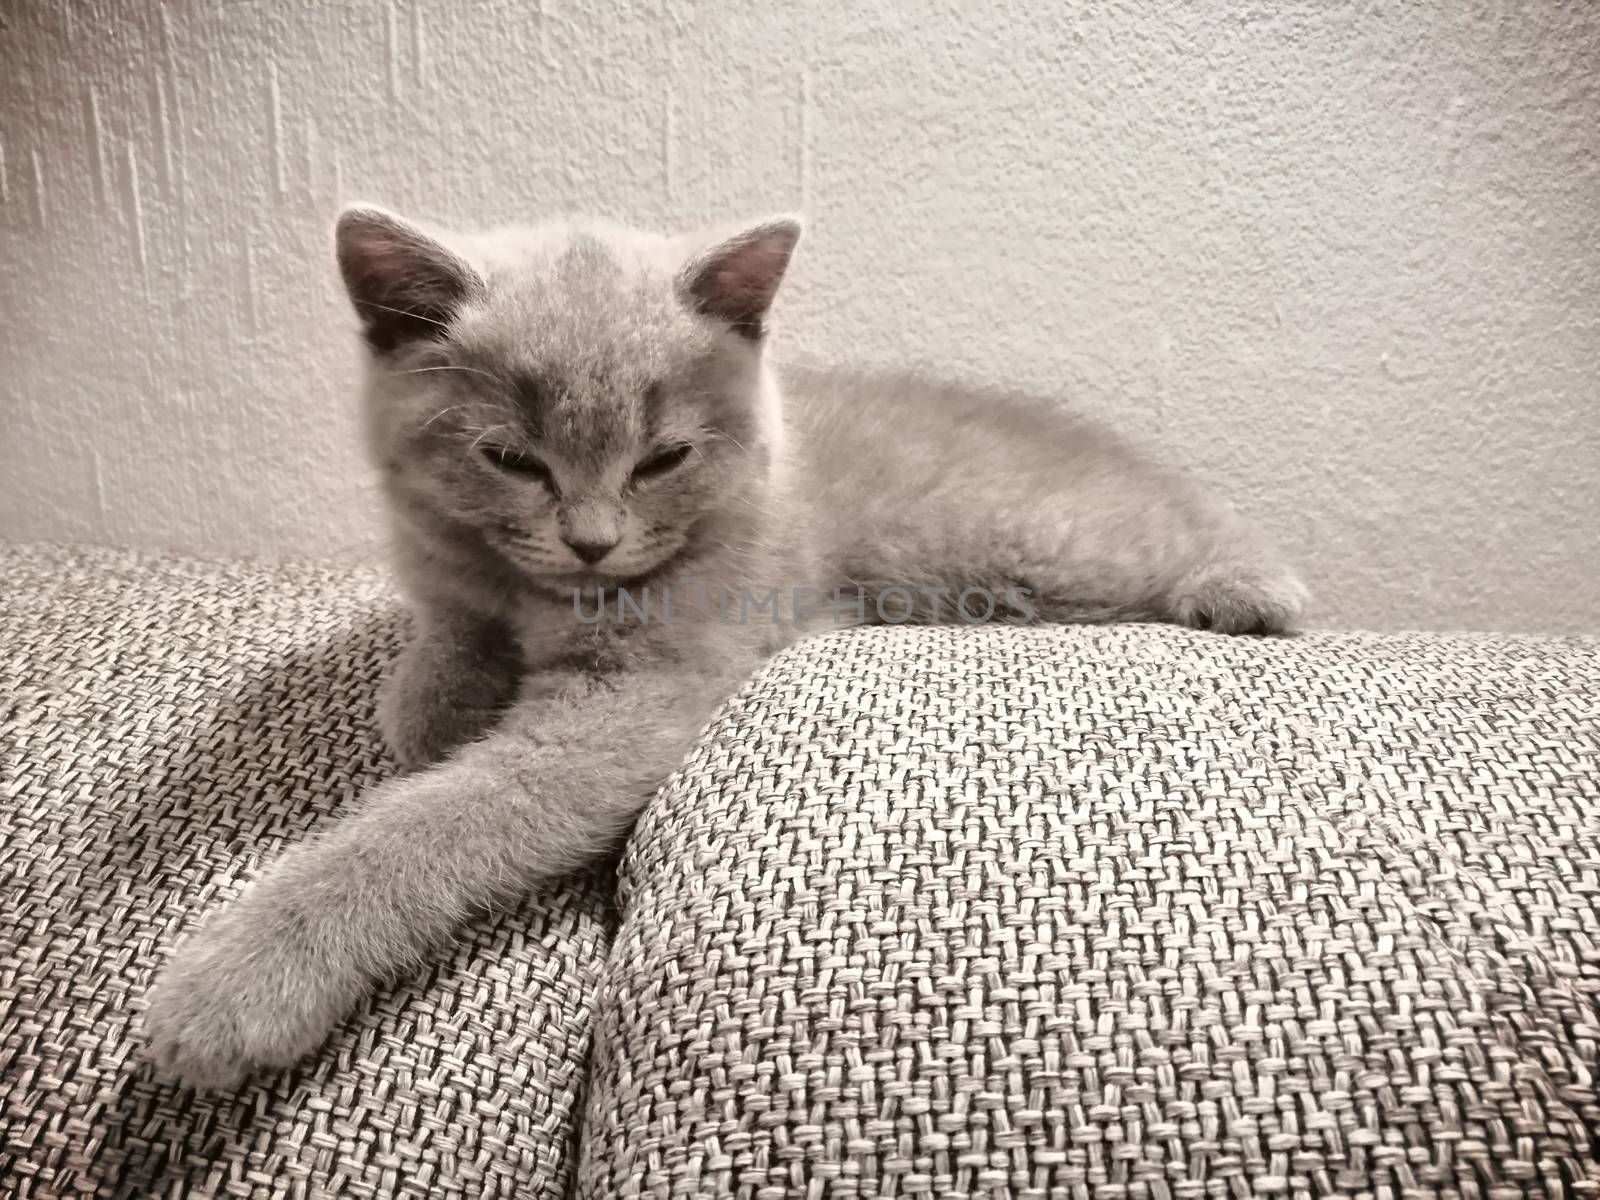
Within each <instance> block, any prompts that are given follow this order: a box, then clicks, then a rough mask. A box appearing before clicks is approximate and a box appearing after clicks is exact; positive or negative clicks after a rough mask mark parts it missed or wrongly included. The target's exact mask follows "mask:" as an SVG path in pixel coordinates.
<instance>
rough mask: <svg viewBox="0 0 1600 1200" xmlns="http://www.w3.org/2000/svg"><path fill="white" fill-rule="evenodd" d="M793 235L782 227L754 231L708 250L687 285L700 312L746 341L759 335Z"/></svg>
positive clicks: (790, 229) (790, 247)
mask: <svg viewBox="0 0 1600 1200" xmlns="http://www.w3.org/2000/svg"><path fill="white" fill-rule="evenodd" d="M795 236H796V234H795V230H793V229H792V228H789V227H787V226H780V227H777V228H767V229H758V230H757V231H755V232H754V234H753V235H743V236H740V237H737V238H734V239H733V240H732V241H730V242H725V243H723V244H722V245H721V246H719V247H717V248H716V249H715V250H713V251H712V252H711V254H710V255H709V256H708V260H709V261H706V262H705V264H704V265H703V266H702V267H701V268H700V270H699V271H698V272H697V273H696V274H695V276H694V277H693V279H692V280H691V281H690V284H689V291H690V293H691V294H692V295H693V296H694V299H695V302H696V305H697V307H698V308H699V309H700V311H701V312H703V313H705V314H706V315H707V316H712V317H717V318H719V319H721V320H724V321H727V322H728V323H729V324H731V325H732V326H733V327H734V330H735V332H737V333H740V334H743V335H744V336H746V337H752V338H758V337H760V336H761V334H762V328H761V322H762V319H763V318H764V317H765V316H766V315H767V310H768V309H769V308H771V307H772V301H773V298H774V297H775V296H776V295H777V294H778V285H779V284H780V283H781V282H783V273H784V271H785V269H786V268H787V267H788V265H789V255H790V253H791V252H792V251H793V250H794V243H795Z"/></svg>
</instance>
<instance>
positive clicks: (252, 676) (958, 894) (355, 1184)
mask: <svg viewBox="0 0 1600 1200" xmlns="http://www.w3.org/2000/svg"><path fill="white" fill-rule="evenodd" d="M0 612H3V618H4V619H3V621H0V756H3V757H0V772H3V780H0V781H3V785H4V799H3V805H0V887H3V889H4V895H5V898H6V902H5V904H4V906H3V907H0V1195H3V1196H6V1197H10V1196H24V1197H35V1196H37V1197H55V1196H107V1197H110V1196H128V1197H136V1196H164V1197H168V1196H170V1197H213V1196H241V1197H244V1196H249V1197H267V1196H315V1197H325V1196H326V1197H332V1196H387V1195H403V1196H441V1197H456V1196H472V1197H480V1196H481V1197H496V1196H527V1197H554V1196H560V1195H565V1194H570V1193H571V1192H576V1193H577V1194H578V1195H581V1196H583V1197H585V1198H588V1197H607V1198H609V1197H613V1196H628V1195H641V1196H652V1197H674V1196H696V1195H709V1196H738V1197H748V1198H756V1197H760V1198H761V1200H768V1198H773V1200H775V1198H778V1197H791V1196H794V1197H804V1198H806V1200H826V1198H842V1197H855V1196H859V1197H890V1196H893V1197H915V1198H919V1200H931V1198H943V1197H954V1196H962V1197H965V1196H988V1197H994V1198H997V1200H998V1198H1000V1197H1017V1198H1023V1197H1050V1198H1052V1200H1054V1198H1055V1197H1072V1198H1074V1200H1077V1198H1079V1197H1088V1196H1094V1197H1125V1198H1131V1197H1138V1196H1150V1197H1194V1198H1199V1197H1202V1196H1205V1197H1211V1196H1217V1197H1223V1196H1234V1197H1243V1196H1246V1195H1250V1194H1252V1193H1259V1194H1266V1195H1272V1194H1278V1193H1283V1194H1286V1195H1297V1196H1298V1195H1307V1196H1309V1195H1335V1194H1347V1195H1369V1196H1373V1197H1396V1198H1398V1197H1401V1196H1403V1195H1408V1194H1415V1195H1424V1194H1445V1195H1459V1196H1462V1197H1486V1198H1494V1200H1500V1198H1502V1197H1504V1198H1507V1200H1509V1197H1512V1196H1520V1195H1550V1196H1556V1195H1570V1196H1584V1195H1588V1196H1597V1195H1600V1165H1597V1162H1596V1154H1597V1141H1596V1139H1597V1137H1600V1102H1597V1099H1596V1092H1595V1088H1596V1075H1597V1070H1600V1066H1597V1060H1596V1055H1597V1049H1600V782H1597V780H1600V761H1597V759H1600V711H1597V707H1600V641H1595V640H1588V641H1585V640H1581V639H1568V640H1565V641H1557V640H1536V639H1513V638H1484V637H1472V638H1444V637H1414V638H1397V637H1363V636H1358V635H1340V636H1329V635H1318V636H1313V637H1306V638H1301V639H1297V640H1294V641H1274V642H1263V641H1250V640H1235V639H1225V638H1220V637H1212V636H1209V635H1205V634H1190V633H1184V632H1181V631H1176V630H1170V629H1160V630H1156V629H1141V628H1112V629H1090V630H1057V629H1043V630H1032V631H1018V630H992V631H971V630H953V629H946V630H934V631H912V630H882V631H867V632H861V633H855V634H850V635H838V636H830V637H825V638H820V639H817V640H814V641H811V642H808V643H806V644H804V645H803V646H801V647H799V648H797V649H795V650H793V651H791V652H790V653H789V654H787V655H785V656H784V657H782V658H781V659H780V660H779V661H778V662H777V663H775V664H774V665H773V667H772V668H771V669H769V670H768V671H767V672H764V673H763V674H762V675H761V676H760V677H758V678H757V679H756V680H754V681H752V682H751V684H750V685H749V686H748V687H747V688H746V690H745V691H744V693H743V694H742V695H741V697H740V698H739V699H738V700H737V701H736V702H735V703H734V704H732V705H730V706H729V707H728V708H727V709H726V710H725V711H724V713H723V714H722V716H721V717H720V718H719V719H718V721H717V722H716V723H715V724H714V726H713V728H712V729H711V731H710V732H709V733H708V735H707V736H706V738H705V739H704V740H703V741H702V743H701V745H700V746H699V747H698V748H697V749H696V751H695V752H694V754H693V755H692V757H691V759H690V762H689V764H688V766H687V767H686V769H685V770H684V771H683V772H682V773H681V774H680V776H679V778H678V779H677V780H675V781H674V783H673V784H672V785H671V786H670V787H669V788H668V789H667V790H666V791H665V792H664V793H663V795H662V796H661V797H660V798H659V799H658V801H657V802H656V804H655V805H654V806H653V807H652V808H651V810H650V811H649V812H648V813H647V814H646V816H645V818H644V820H643V822H642V823H641V826H640V829H639V831H638V833H637V834H636V835H635V837H634V839H633V841H632V843H631V844H630V847H629V850H628V852H627V855H626V857H625V860H624V863H623V867H622V874H621V877H620V880H619V881H618V884H619V886H620V893H619V897H618V903H619V905H620V907H621V910H622V924H621V928H620V932H618V933H617V935H616V936H617V939H618V940H617V941H616V943H615V944H614V945H611V946H610V947H609V950H608V943H609V942H610V936H611V931H612V928H613V926H614V924H615V919H614V918H613V916H612V912H611V905H610V900H609V896H610V893H611V890H612V886H613V885H612V882H611V881H610V880H609V879H607V878H602V877H596V878H594V879H584V880H576V881H569V882H567V883H565V884H562V885H560V886H557V887H553V888H551V889H549V890H548V891H547V892H545V893H543V894H541V895H540V896H539V897H537V898H535V899H534V900H533V901H532V902H530V903H529V904H528V905H527V906H525V907H524V908H523V909H522V910H521V911H519V912H517V913H515V914H512V915H510V916H508V917H506V918H503V919H501V920H498V921H485V922H482V923H480V924H479V925H477V926H476V927H474V928H472V929H470V930H468V931H467V932H466V933H465V934H464V935H463V938H462V941H461V944H460V946H459V947H458V949H457V951H456V952H455V953H454V955H453V956H451V957H450V958H449V959H448V960H447V961H444V962H441V963H440V964H438V965H437V966H436V967H435V968H433V969H431V970H429V971H425V972H422V973H419V974H418V975H417V976H416V977H415V978H412V979H407V980H403V981H400V982H399V983H398V984H397V985H396V986H394V987H391V988H388V989H386V990H385V991H383V992H382V993H381V994H380V995H379V996H377V997H376V998H374V1000H373V1001H372V1002H371V1004H369V1005H368V1006H367V1007H366V1008H365V1009H364V1010H363V1011H362V1012H360V1013H358V1014H356V1015H355V1016H353V1017H352V1018H351V1019H350V1020H349V1021H348V1022H346V1023H345V1024H344V1025H343V1026H342V1027H341V1029H340V1030H339V1031H338V1033H337V1034H336V1035H335V1037H334V1039H333V1040H332V1041H331V1042H330V1044H329V1045H328V1047H326V1048H325V1050H324V1051H323V1052H322V1053H321V1054H320V1055H318V1056H316V1057H315V1058H314V1059H313V1060H310V1061H308V1062H307V1063H305V1064H302V1066H300V1067H299V1068H297V1069H295V1070H292V1071H288V1072H283V1073H279V1074H276V1075H272V1076H268V1077H266V1078H263V1079H260V1080H257V1081H254V1082H252V1083H251V1085H250V1086H248V1087H247V1088H246V1089H244V1090H243V1091H242V1092H240V1093H239V1094H238V1095H232V1096H204V1097H200V1096H195V1095H194V1094H193V1093H189V1092H186V1091H183V1090H181V1089H177V1088H175V1087H173V1086H171V1085H169V1084H167V1083H165V1082H163V1081H161V1080H159V1079H157V1078H155V1077H154V1076H153V1075H152V1074H151V1073H150V1072H149V1071H148V1069H147V1068H143V1067H141V1066H139V1065H138V1063H137V1062H136V1061H135V1059H134V1057H133V1055H134V1047H133V1045H132V1043H131V1042H130V1040H129V1038H128V1036H127V1030H128V1026H129V1022H130V1020H131V1018H132V1015H133V1013H132V1009H133V1005H134V1004H135V1002H136V997H137V996H138V995H139V994H140V993H141V992H142V990H143V988H144V986H145V985H146V984H147V983H148V981H149V979H150V977H151V974H152V973H153V971H154V970H155V968H156V966H157V965H158V963H159V962H160V960H161V957H162V956H163V955H164V953H165V952H166V951H167V949H169V948H170V946H171V945H172V943H173V941H174V940H175V939H176V937H177V936H178V934H179V933H180V932H181V930H182V929H183V928H184V927H186V926H187V925H188V924H189V923H190V922H191V921H192V920H194V919H195V918H196V917H197V916H198V915H199V913H200V912H202V911H203V910H204V909H205V908H206V907H207V906H209V905H210V904H212V903H215V902H216V901H218V900H220V899H223V898H225V897H226V896H228V895H229V894H231V893H232V892H233V891H234V889H235V888H236V887H237V885H238V883H239V882H240V881H241V880H242V879H243V878H245V877H247V876H248V875H249V874H250V873H251V872H252V871H253V870H254V869H255V868H256V866H257V865H259V864H260V863H261V862H262V861H263V860H265V859H267V858H270V857H271V856H273V855H274V854H275V853H277V851H278V850H279V849H280V848H281V847H282V846H283V845H284V844H285V843H286V842H289V841H293V840H296V839H298V838H300V837H302V836H304V834H305V833H306V832H307V831H309V830H311V829H313V828H314V827H316V826H317V825H318V824H320V823H322V822H324V821H326V820H329V819H332V818H334V817H336V815H337V814H338V812H339V811H340V810H341V809H343V808H345V807H346V806H347V805H348V804H350V803H351V802H352V801H353V799H354V797H355V796H356V795H357V794H358V793H359V792H360V791H361V789H362V788H364V787H365V786H367V785H368V784H369V783H371V782H372V781H374V780H376V779H379V778H381V777H383V776H384V775H385V774H386V773H388V771H389V770H390V768H389V766H388V764H387V763H386V761H385V759H384V757H383V755H382V752H381V750H380V749H379V744H378V740H377V735H376V732H375V730H374V728H373V724H372V706H373V693H374V690H375V687H376V681H377V679H378V676H379V674H380V673H381V670H382V668H383V665H384V663H385V661H386V660H387V658H388V657H389V656H390V655H391V654H392V653H393V651H394V649H395V648H396V646H397V644H398V638H399V636H400V623H399V622H398V621H397V620H396V618H395V617H394V615H393V601H392V599H391V597H390V595H389V593H388V592H387V590H386V589H385V587H384V585H383V583H382V582H381V579H380V578H379V577H378V576H376V575H370V574H351V573H348V572H342V571H332V570H330V571H322V570H318V569H314V568H298V567H297V568H276V569H267V568H260V567H247V566H208V565H202V564H194V563H181V562H179V563H152V562H149V561H146V560H141V559H137V558H134V557H131V556H128V555H123V554H118V553H114V552H104V551H93V552H91V551H71V552H68V551H43V550H6V551H0ZM594 1014H597V1016H598V1020H597V1022H596V1023H595V1024H594V1026H593V1027H594V1030H595V1033H594V1036H595V1037H596V1038H597V1039H598V1044H597V1045H596V1047H595V1048H594V1053H593V1055H592V1065H590V1059H591V1055H590V1053H589V1051H590V1046H589V1042H588V1037H589V1031H590V1028H591V1016H592V1015H594ZM586 1077H587V1078H586ZM586 1089H587V1090H588V1101H587V1109H586V1116H585V1117H584V1119H583V1120H582V1121H581V1122H580V1121H579V1120H578V1117H579V1115H580V1114H579V1112H578V1109H579V1107H580V1105H581V1104H582V1099H581V1098H582V1096H583V1094H584V1091H585V1090H586ZM574 1145H577V1146H578V1147H579V1148H578V1150H577V1151H576V1152H574V1150H573V1147H574ZM573 1159H577V1160H578V1161H577V1162H576V1168H577V1169H576V1172H574V1170H573V1165H574V1164H573V1161H572V1160H573Z"/></svg>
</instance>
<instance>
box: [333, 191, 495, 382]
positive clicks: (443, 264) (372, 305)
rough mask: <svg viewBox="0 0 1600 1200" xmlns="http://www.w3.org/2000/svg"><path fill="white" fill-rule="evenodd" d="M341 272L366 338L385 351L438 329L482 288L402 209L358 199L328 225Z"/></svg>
mask: <svg viewBox="0 0 1600 1200" xmlns="http://www.w3.org/2000/svg"><path fill="white" fill-rule="evenodd" d="M334 242H335V245H336V248H337V251H338V256H339V272H340V274H342V275H343V276H344V286H345V289H346V290H347V291H348V292H349V293H350V303H351V304H353V305H354V306H355V310H356V315H357V316H359V317H360V318H361V324H362V327H363V333H364V335H365V337H366V340H367V345H369V346H370V347H372V349H373V350H374V351H375V352H377V353H379V354H384V353H387V352H388V351H391V350H395V349H397V348H399V347H400V346H404V345H406V344H408V343H410V342H415V341H421V340H423V339H425V338H432V337H437V336H438V335H439V334H440V332H441V331H442V330H444V329H445V328H446V326H448V325H449V323H450V321H451V319H452V318H453V317H454V316H455V315H456V312H457V311H458V310H459V309H460V307H461V305H462V304H463V303H464V302H465V301H466V300H467V299H468V298H470V297H471V296H472V295H474V294H475V293H477V292H478V291H480V290H481V289H482V288H483V281H482V280H481V279H479V278H478V274H477V272H476V271H474V270H473V269H472V268H471V267H470V266H468V265H467V264H466V263H465V262H464V261H462V259H461V258H460V257H459V256H458V255H457V254H456V253H455V252H454V251H452V250H451V249H449V248H448V247H447V246H445V245H444V243H442V242H440V241H439V240H438V239H437V238H434V237H432V236H430V235H429V234H427V233H425V232H424V231H423V230H421V229H419V228H418V227H417V226H415V225H413V224H412V223H411V222H410V221H407V220H406V219H405V218H403V217H397V216H396V215H395V214H394V213H391V212H386V211H385V210H383V209H381V208H377V207H375V206H373V205H367V204H358V205H354V206H352V207H350V208H347V209H345V210H344V212H342V213H340V214H339V223H338V224H337V225H336V226H335V227H334Z"/></svg>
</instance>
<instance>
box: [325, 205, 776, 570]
mask: <svg viewBox="0 0 1600 1200" xmlns="http://www.w3.org/2000/svg"><path fill="white" fill-rule="evenodd" d="M799 235H800V226H799V223H798V222H797V221H795V220H793V219H791V218H780V219H775V220H769V221H765V222H762V223H759V224H756V225H752V226H749V227H748V228H745V229H743V230H741V231H739V232H737V233H734V234H732V235H731V236H720V237H684V238H669V237H662V236H657V235H654V234H646V233H639V232H635V231H632V230H625V229H618V228H614V227H608V226H605V225H601V224H585V225H551V226H543V227H536V228H530V229H513V230H503V231H499V232H496V233H492V234H482V235H476V236H446V235H441V234H438V233H435V232H429V231H425V230H423V229H422V228H420V227H418V226H417V225H414V224H412V223H411V222H409V221H405V220H403V219H401V218H399V217H397V216H394V215H393V214H391V213H387V212H384V211H382V210H380V209H376V208H370V207H364V206H363V207H357V208H351V209H348V210H346V211H345V212H344V214H343V215H342V216H341V217H340V218H339V223H338V228H337V244H338V257H339V267H340V270H341V272H342V273H343V276H344V281H345V286H346V287H347V288H348V289H349V292H350V298H351V301H352V302H353V303H354V305H355V309H356V313H357V315H358V316H359V317H360V319H361V322H362V326H363V334H364V337H365V340H366V343H367V346H368V348H369V350H370V352H371V367H372V369H371V373H370V376H369V384H368V395H367V401H368V423H369V435H370V441H371V446H372V450H373V453H374V457H375V459H376V462H377V464H378V466H379V468H380V470H381V471H382V472H383V474H384V477H385V483H386V491H387V493H388V495H389V497H390V500H391V502H392V503H394V504H395V505H397V506H398V507H399V508H400V510H401V512H402V515H411V516H414V517H417V518H421V519H423V520H425V521H427V520H429V519H431V523H432V524H433V525H434V526H442V527H445V528H455V529H458V530H461V529H462V527H463V526H465V527H466V529H467V530H471V531H474V532H476V534H478V535H479V536H481V538H482V539H483V541H484V542H485V543H486V544H487V545H488V546H490V547H492V548H493V550H494V551H496V552H497V553H498V554H500V555H501V556H503V557H504V558H505V559H506V560H507V561H509V562H510V563H512V564H513V565H514V566H515V567H516V568H518V569H519V570H520V571H521V572H523V573H524V574H525V575H526V576H528V577H530V578H532V579H535V580H537V581H540V582H543V583H546V584H549V585H552V586H558V587H560V586H582V585H588V584H593V583H595V582H603V581H606V580H619V581H620V580H629V579H637V578H640V577H642V576H645V575H648V574H650V573H651V572H652V571H655V570H657V569H658V568H660V567H662V566H663V565H664V564H668V563H670V562H672V561H673V560H675V559H678V558H679V557H681V556H682V555H684V554H685V553H686V552H689V551H692V550H694V549H695V548H696V546H697V545H699V544H704V543H706V542H708V541H713V540H716V539H718V538H728V537H737V536H738V533H737V531H738V530H739V529H741V528H744V527H746V526H747V525H748V523H749V520H750V516H751V514H752V513H753V512H756V511H759V493H760V491H761V488H762V485H763V482H764V481H765V480H766V478H767V476H768V472H769V471H770V470H771V468H772V465H773V463H774V461H775V459H776V456H777V455H778V454H779V452H780V449H781V447H780V445H779V442H780V438H781V433H780V430H781V424H780V420H779V414H778V412H777V394H776V390H775V388H774V387H773V386H772V383H771V380H770V378H769V376H768V375H767V372H766V368H765V366H764V365H763V363H762V357H761V347H762V340H763V336H764V332H765V323H766V318H767V312H768V309H769V307H770V305H771V303H772V300H773V297H774V295H775V294H776V292H777V289H778V285H779V283H780V282H781V280H782V278H783V273H784V270H785V268H786V267H787V265H788V262H789V256H790V253H791V252H792V251H793V249H794V245H795V242H796V241H797V240H798V238H799Z"/></svg>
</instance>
